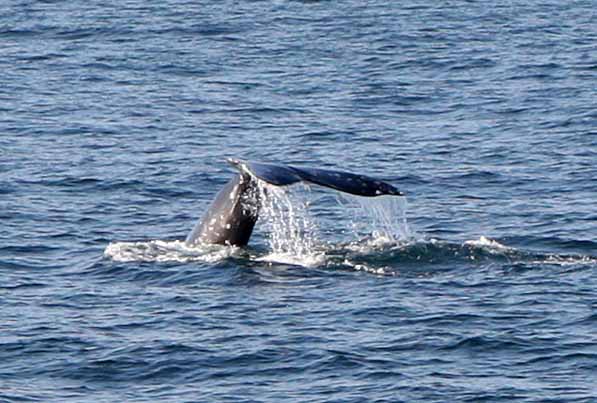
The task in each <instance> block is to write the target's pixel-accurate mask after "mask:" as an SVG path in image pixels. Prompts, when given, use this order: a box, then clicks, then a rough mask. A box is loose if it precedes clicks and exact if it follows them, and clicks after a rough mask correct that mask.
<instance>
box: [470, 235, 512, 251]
mask: <svg viewBox="0 0 597 403" xmlns="http://www.w3.org/2000/svg"><path fill="white" fill-rule="evenodd" d="M464 245H469V246H476V247H479V248H483V249H485V250H488V251H490V252H491V251H498V252H504V251H510V250H513V249H512V248H510V247H509V246H506V245H502V244H501V243H499V242H498V241H495V240H493V239H489V238H487V237H485V236H483V235H482V236H480V237H479V239H476V240H470V241H465V242H464Z"/></svg>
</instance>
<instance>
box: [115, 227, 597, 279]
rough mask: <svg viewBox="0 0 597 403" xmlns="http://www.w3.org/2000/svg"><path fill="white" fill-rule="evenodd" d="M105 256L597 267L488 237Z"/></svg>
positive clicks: (154, 243) (145, 249)
mask: <svg viewBox="0 0 597 403" xmlns="http://www.w3.org/2000/svg"><path fill="white" fill-rule="evenodd" d="M104 256H105V257H107V258H110V259H112V260H114V261H118V262H175V263H189V262H203V263H218V262H222V261H226V260H228V259H239V260H241V261H243V260H244V261H245V262H253V263H260V264H265V265H269V266H273V265H276V266H280V265H282V266H299V267H304V268H309V269H326V270H351V271H361V272H366V273H371V274H376V275H381V276H398V275H404V274H405V273H407V272H410V273H415V274H417V275H421V274H423V273H436V272H438V271H441V270H442V268H443V267H462V265H463V264H466V265H473V266H475V265H476V266H480V265H492V264H500V265H506V266H508V267H519V266H520V265H523V266H525V267H531V268H532V267H545V266H558V267H580V268H584V267H595V266H597V257H596V256H590V255H565V254H553V253H541V252H532V251H524V250H519V249H517V248H514V247H511V246H507V245H504V244H502V243H500V242H498V241H496V240H493V239H490V238H487V237H485V236H481V237H480V238H479V239H475V240H466V241H464V242H461V243H456V242H448V241H442V240H437V239H430V240H416V241H412V242H404V241H391V240H389V239H387V238H384V237H370V238H368V239H361V240H358V241H353V242H350V243H339V244H332V243H325V244H318V245H316V246H315V247H314V248H313V249H311V250H308V251H304V252H303V253H301V254H292V253H289V252H280V251H272V250H268V249H265V250H263V249H253V248H249V249H242V248H238V247H233V246H222V245H198V246H194V247H190V246H188V245H186V244H185V243H184V241H180V240H175V241H161V240H151V241H146V242H112V243H110V244H109V245H108V246H107V247H106V249H105V251H104Z"/></svg>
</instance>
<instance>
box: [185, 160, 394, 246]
mask: <svg viewBox="0 0 597 403" xmlns="http://www.w3.org/2000/svg"><path fill="white" fill-rule="evenodd" d="M228 162H229V163H230V164H232V165H234V166H235V167H236V168H237V169H238V170H239V173H238V174H236V175H235V176H234V177H233V178H232V179H231V180H230V181H229V182H228V183H227V184H226V186H224V188H223V189H222V190H220V192H219V193H218V195H217V196H216V198H215V199H214V201H213V202H212V204H211V206H210V208H209V209H208V210H207V212H206V213H205V214H204V216H203V219H201V220H200V221H199V222H198V223H197V225H195V228H194V229H193V230H192V231H191V233H190V234H189V235H188V236H187V239H186V243H187V244H188V245H191V246H192V245H196V244H198V243H203V244H220V245H234V246H244V245H246V244H247V243H248V242H249V238H250V237H251V234H252V232H253V227H254V226H255V223H256V221H257V219H258V218H259V210H260V204H261V201H260V200H259V197H257V196H256V192H255V189H256V181H255V180H253V178H257V179H260V180H263V181H265V182H267V183H270V184H272V185H275V186H287V185H292V184H293V183H297V182H301V181H303V182H308V183H313V184H316V185H319V186H325V187H328V188H332V189H335V190H338V191H340V192H346V193H350V194H353V195H357V196H367V197H374V196H382V195H391V196H402V195H403V193H402V192H400V191H399V190H398V189H396V188H395V187H394V186H392V185H390V184H389V183H386V182H382V181H380V180H377V179H374V178H371V177H369V176H365V175H356V174H351V173H348V172H341V171H333V170H327V169H318V168H296V167H292V166H289V165H275V164H264V163H260V162H250V161H249V162H247V161H241V160H236V159H228Z"/></svg>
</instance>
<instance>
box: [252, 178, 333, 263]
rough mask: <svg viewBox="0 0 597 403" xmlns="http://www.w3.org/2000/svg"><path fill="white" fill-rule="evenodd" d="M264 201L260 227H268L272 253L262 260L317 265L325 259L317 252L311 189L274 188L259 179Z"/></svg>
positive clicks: (316, 233)
mask: <svg viewBox="0 0 597 403" xmlns="http://www.w3.org/2000/svg"><path fill="white" fill-rule="evenodd" d="M257 184H258V185H257V192H258V197H259V199H260V201H261V209H260V212H259V222H260V225H261V226H262V227H263V228H265V232H266V233H267V234H268V235H267V241H268V244H269V248H270V250H271V253H270V254H268V255H267V256H265V257H262V258H260V260H265V261H274V262H279V263H290V264H300V265H303V266H315V265H317V264H320V263H321V262H322V261H323V259H324V257H323V254H322V252H321V251H318V250H317V247H316V245H317V244H318V243H319V242H318V228H317V225H316V223H315V220H314V219H313V218H312V217H311V216H310V214H309V212H308V205H309V203H308V201H307V197H308V196H309V194H310V188H309V187H308V186H307V185H304V184H298V185H295V186H291V187H286V188H283V187H278V186H272V185H269V184H268V183H266V182H264V181H261V180H257Z"/></svg>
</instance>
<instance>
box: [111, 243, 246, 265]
mask: <svg viewBox="0 0 597 403" xmlns="http://www.w3.org/2000/svg"><path fill="white" fill-rule="evenodd" d="M238 251H239V248H236V247H232V246H221V245H197V246H192V247H191V246H188V245H187V244H186V243H185V242H184V241H160V240H154V241H147V242H110V244H108V246H106V249H105V250H104V256H106V257H108V258H110V259H112V260H115V261H117V262H183V263H184V262H194V261H199V262H208V263H212V262H217V261H221V260H224V259H226V258H228V257H230V256H233V255H235V254H236V253H238Z"/></svg>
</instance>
